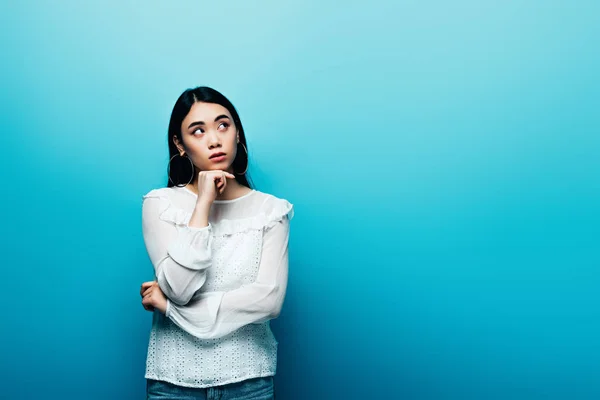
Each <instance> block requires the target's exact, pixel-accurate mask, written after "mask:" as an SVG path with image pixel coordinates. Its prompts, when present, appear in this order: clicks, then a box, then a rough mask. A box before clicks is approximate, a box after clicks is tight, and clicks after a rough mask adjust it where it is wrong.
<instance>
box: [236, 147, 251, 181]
mask: <svg viewBox="0 0 600 400" xmlns="http://www.w3.org/2000/svg"><path fill="white" fill-rule="evenodd" d="M238 144H241V145H242V147H243V148H244V151H245V152H246V169H245V170H244V172H240V173H237V172H235V171H233V172H234V173H235V174H237V175H244V174H245V173H246V171H248V164H249V163H250V160H249V159H248V149H247V148H246V146H244V143H242V142H238Z"/></svg>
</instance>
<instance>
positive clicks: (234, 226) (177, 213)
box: [144, 192, 294, 236]
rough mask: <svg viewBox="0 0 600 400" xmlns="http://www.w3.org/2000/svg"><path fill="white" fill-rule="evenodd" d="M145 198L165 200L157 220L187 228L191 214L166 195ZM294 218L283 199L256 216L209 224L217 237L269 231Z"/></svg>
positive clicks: (222, 220) (292, 207)
mask: <svg viewBox="0 0 600 400" xmlns="http://www.w3.org/2000/svg"><path fill="white" fill-rule="evenodd" d="M146 197H157V198H161V199H163V200H165V201H166V202H167V206H166V207H165V209H164V210H162V211H161V212H160V215H159V218H160V219H161V220H163V221H167V222H171V223H173V224H175V225H183V226H187V224H188V222H189V220H190V218H191V217H192V213H191V212H188V211H186V210H182V209H181V208H178V207H175V206H173V205H172V204H171V203H170V202H169V199H168V198H167V196H166V195H164V194H155V193H152V192H150V193H148V194H147V195H145V196H144V198H146ZM293 217H294V205H293V204H291V203H290V202H289V201H287V200H285V199H276V200H275V201H274V207H272V208H270V209H269V210H266V211H265V212H262V213H260V214H258V215H255V216H253V217H248V218H240V219H221V220H219V221H218V223H216V224H212V223H211V224H210V226H211V230H212V233H213V234H214V235H217V236H221V235H233V234H236V233H240V232H246V231H249V230H262V229H264V230H269V229H270V228H272V227H274V226H275V225H276V224H277V223H278V222H280V221H282V220H283V219H284V218H288V219H290V220H291V219H292V218H293Z"/></svg>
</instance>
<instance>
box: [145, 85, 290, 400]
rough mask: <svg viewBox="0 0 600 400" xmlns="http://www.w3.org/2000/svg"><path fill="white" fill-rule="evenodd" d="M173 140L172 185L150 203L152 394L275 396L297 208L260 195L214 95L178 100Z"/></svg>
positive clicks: (235, 119)
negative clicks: (279, 327) (273, 324)
mask: <svg viewBox="0 0 600 400" xmlns="http://www.w3.org/2000/svg"><path fill="white" fill-rule="evenodd" d="M168 143H169V153H170V156H171V159H170V162H169V168H168V177H169V182H168V185H167V187H163V188H159V189H154V190H151V191H150V192H148V193H147V194H146V195H144V196H143V200H142V231H143V236H144V243H145V245H146V249H147V251H148V255H149V257H150V260H151V261H152V264H153V266H154V271H155V276H156V280H155V281H150V282H144V283H143V284H142V287H141V290H140V294H141V296H142V305H143V306H144V308H145V309H146V310H148V311H152V312H153V319H152V330H151V331H150V341H149V345H148V353H147V359H146V373H145V378H146V380H147V381H146V382H147V385H146V388H147V398H148V399H157V398H161V399H164V398H170V399H174V398H177V399H183V398H185V399H192V398H193V399H221V400H226V399H238V400H242V399H261V400H262V399H273V398H274V385H273V376H274V375H275V371H276V365H277V345H278V342H277V340H276V339H275V337H274V336H273V333H272V332H271V329H270V325H269V321H270V320H271V319H273V318H276V317H277V316H278V315H279V312H280V310H281V307H282V305H283V301H284V297H285V293H286V288H287V279H288V238H289V230H290V223H289V221H290V220H291V219H292V217H293V213H294V211H293V205H292V204H291V203H289V202H288V201H287V200H285V199H281V198H277V197H275V196H273V195H271V194H267V193H263V192H260V191H258V190H255V189H253V188H252V185H251V184H250V181H249V180H248V178H247V176H246V170H247V168H248V151H247V146H246V137H245V135H244V128H243V127H242V122H241V121H240V117H239V115H238V113H237V111H236V109H235V108H234V106H233V105H232V104H231V103H230V102H229V100H227V98H225V97H224V96H223V95H222V94H221V93H219V92H217V91H216V90H214V89H211V88H208V87H197V88H195V89H188V90H186V91H185V92H183V94H182V95H181V96H180V97H179V99H177V102H176V103H175V106H174V108H173V112H172V114H171V120H170V122H169V132H168Z"/></svg>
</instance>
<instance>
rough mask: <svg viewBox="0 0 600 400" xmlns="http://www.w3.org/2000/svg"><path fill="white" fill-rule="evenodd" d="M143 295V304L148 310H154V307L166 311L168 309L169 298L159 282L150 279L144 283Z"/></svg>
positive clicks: (162, 311) (141, 290) (141, 291)
mask: <svg viewBox="0 0 600 400" xmlns="http://www.w3.org/2000/svg"><path fill="white" fill-rule="evenodd" d="M140 294H141V295H142V305H143V306H144V308H145V309H146V310H147V311H154V309H156V310H158V311H160V312H161V313H163V314H164V313H165V312H166V310H167V298H166V297H165V294H164V293H163V292H162V290H160V286H158V282H156V281H150V282H144V283H142V288H141V289H140Z"/></svg>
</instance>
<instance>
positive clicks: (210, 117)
mask: <svg viewBox="0 0 600 400" xmlns="http://www.w3.org/2000/svg"><path fill="white" fill-rule="evenodd" d="M223 114H225V115H227V116H228V117H229V118H231V114H230V113H229V111H228V110H227V109H226V108H225V107H223V106H222V105H220V104H215V103H203V102H200V101H197V102H195V103H194V104H193V105H192V108H191V109H190V112H189V113H188V115H186V117H185V119H184V120H183V121H184V123H185V122H194V121H202V122H204V123H207V124H210V123H212V122H214V120H215V118H216V117H218V116H219V115H223Z"/></svg>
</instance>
